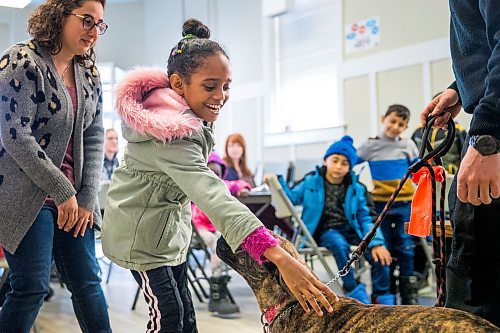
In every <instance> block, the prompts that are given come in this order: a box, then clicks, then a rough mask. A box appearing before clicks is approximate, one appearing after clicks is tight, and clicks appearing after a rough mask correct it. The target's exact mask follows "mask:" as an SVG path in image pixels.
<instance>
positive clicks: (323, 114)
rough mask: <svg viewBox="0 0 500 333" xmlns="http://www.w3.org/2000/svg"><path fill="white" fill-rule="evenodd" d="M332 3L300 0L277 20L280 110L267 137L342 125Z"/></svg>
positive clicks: (275, 112) (272, 117)
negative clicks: (338, 98) (338, 96)
mask: <svg viewBox="0 0 500 333" xmlns="http://www.w3.org/2000/svg"><path fill="white" fill-rule="evenodd" d="M334 3H335V2H334V1H331V0H295V2H294V7H293V9H292V11H290V12H288V13H286V14H283V15H281V16H279V17H276V18H274V20H275V26H274V36H275V38H274V47H275V51H276V52H275V54H274V58H273V59H272V61H275V66H276V68H275V76H274V80H275V99H276V100H275V110H273V111H271V113H270V115H269V118H268V119H269V121H268V122H267V124H268V125H267V128H266V133H270V134H271V133H280V132H288V131H303V130H311V129H319V128H327V127H335V126H339V125H342V119H341V117H340V112H339V110H338V100H337V95H338V87H337V74H336V56H337V54H338V50H337V49H335V40H334V37H333V35H334V32H335V29H338V27H339V26H340V25H339V24H338V22H334V21H335V20H333V18H334V17H335V15H334V9H335V8H336V7H335V4H334Z"/></svg>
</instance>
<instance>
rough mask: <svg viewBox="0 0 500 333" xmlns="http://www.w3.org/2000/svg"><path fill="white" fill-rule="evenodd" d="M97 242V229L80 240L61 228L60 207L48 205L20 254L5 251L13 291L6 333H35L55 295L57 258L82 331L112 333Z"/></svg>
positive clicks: (1, 326) (4, 315) (3, 318)
mask: <svg viewBox="0 0 500 333" xmlns="http://www.w3.org/2000/svg"><path fill="white" fill-rule="evenodd" d="M94 242H95V240H94V229H90V228H87V230H86V231H85V236H83V237H81V236H78V237H76V238H74V237H73V232H72V231H71V232H65V231H64V230H59V228H58V227H57V208H56V207H53V206H43V207H42V209H41V210H40V212H39V213H38V216H37V218H36V219H35V221H34V222H33V225H32V226H31V228H30V229H29V230H28V233H27V234H26V236H25V237H24V238H23V240H22V241H21V244H20V245H19V247H18V248H17V250H16V252H15V254H13V255H12V254H10V253H8V252H5V258H6V259H7V262H8V264H9V268H10V274H9V279H10V284H11V287H12V291H11V292H9V293H8V294H7V298H6V300H5V303H4V305H3V307H2V310H1V312H0V332H2V333H28V332H29V330H30V328H31V326H32V325H33V322H34V321H35V318H36V317H37V315H38V312H39V310H40V307H41V306H42V303H43V299H44V297H45V295H47V293H48V292H49V282H50V273H51V267H52V258H54V260H55V263H56V266H57V269H58V271H59V272H60V274H61V279H62V282H63V283H64V284H65V285H66V286H67V288H68V289H69V291H70V292H71V300H72V302H73V309H74V311H75V314H76V317H77V319H78V322H79V324H80V328H81V329H82V331H83V332H85V333H87V332H88V333H104V332H106V333H107V332H111V328H110V324H109V318H108V311H107V306H106V301H105V300H104V294H103V292H102V290H101V286H100V282H101V280H100V278H99V275H98V273H99V266H98V264H97V260H96V258H95V247H94V244H95V243H94Z"/></svg>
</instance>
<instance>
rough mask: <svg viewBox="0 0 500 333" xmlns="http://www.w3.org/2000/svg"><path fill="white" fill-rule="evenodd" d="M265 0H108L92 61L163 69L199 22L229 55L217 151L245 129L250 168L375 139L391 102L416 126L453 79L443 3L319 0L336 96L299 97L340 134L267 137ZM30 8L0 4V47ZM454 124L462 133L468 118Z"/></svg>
mask: <svg viewBox="0 0 500 333" xmlns="http://www.w3.org/2000/svg"><path fill="white" fill-rule="evenodd" d="M262 1H266V0H261V1H258V0H129V1H124V2H119V3H116V2H113V1H111V2H108V5H107V8H106V13H105V20H106V22H107V23H108V24H109V25H110V29H109V30H108V32H107V33H106V34H105V35H104V36H102V39H101V40H100V42H99V44H98V47H97V52H98V60H99V61H101V62H113V63H115V64H116V65H118V66H120V67H123V68H125V69H128V68H131V67H134V66H137V65H146V66H151V65H156V66H160V67H162V68H165V67H166V62H167V59H168V53H169V52H170V49H171V48H172V47H173V45H174V44H175V43H176V42H177V41H178V40H179V38H180V36H181V29H182V23H183V21H184V20H185V19H187V18H190V17H194V18H197V19H200V20H202V21H203V22H205V23H206V24H207V25H208V26H209V27H210V28H211V30H212V37H213V38H214V39H215V40H217V41H219V42H220V43H221V44H222V45H223V46H224V47H225V48H226V49H227V51H228V53H229V55H230V57H231V62H232V65H233V76H234V78H233V79H234V84H233V86H232V91H231V99H230V102H229V104H228V105H227V106H226V107H225V108H224V110H223V112H222V114H221V117H220V119H219V121H218V124H217V126H216V129H217V130H216V140H217V142H218V146H217V147H216V149H217V150H218V151H219V152H220V151H222V149H223V147H222V146H223V144H224V141H225V137H226V136H227V135H228V134H229V133H232V132H236V131H238V132H242V133H243V134H244V135H245V137H246V138H247V141H248V142H247V145H248V147H249V152H248V155H249V157H250V160H249V162H250V164H251V167H252V168H255V167H256V166H257V165H258V164H259V163H262V162H263V163H266V162H279V161H283V162H285V163H286V162H288V161H289V160H318V158H320V157H321V156H322V153H323V150H324V149H326V148H327V147H328V145H329V144H330V143H331V142H332V141H333V140H335V139H338V138H339V137H340V136H341V135H343V134H344V133H345V132H346V133H348V134H351V135H352V136H353V137H354V139H355V142H356V143H358V144H359V143H360V142H361V141H363V140H364V139H366V138H367V137H368V136H371V135H374V134H376V133H377V131H378V130H379V129H380V127H379V126H380V125H379V116H380V114H381V113H383V112H384V111H385V108H387V106H388V105H389V104H393V103H402V104H407V106H409V108H410V110H411V111H412V113H413V118H412V123H411V126H414V125H416V119H417V115H418V113H419V111H420V110H421V109H422V108H423V106H424V105H425V104H426V103H427V102H428V100H429V99H430V97H431V96H432V95H433V94H434V93H435V92H437V91H440V90H443V89H445V88H446V87H447V86H448V84H449V83H451V82H452V81H453V73H452V71H451V62H450V57H449V43H448V26H449V23H448V21H449V10H448V5H447V2H446V1H435V0H422V1H417V2H415V1H412V0H401V1H397V2H395V1H390V0H372V1H369V2H366V1H362V0H348V1H347V0H325V1H330V2H331V3H332V4H333V6H334V8H335V10H334V11H333V14H332V15H333V16H332V20H334V21H335V25H334V27H333V28H332V29H333V31H331V32H330V34H329V35H328V38H330V39H331V40H333V41H334V43H335V45H336V49H337V50H338V52H337V53H336V54H335V55H334V56H332V58H331V66H332V68H333V69H334V71H335V73H336V75H337V76H336V77H332V80H336V81H337V87H338V88H337V89H338V90H337V91H335V92H332V95H331V96H315V95H314V89H312V90H311V91H307V92H305V94H304V96H303V98H326V102H325V103H332V105H337V106H338V108H339V109H340V110H341V113H342V116H343V120H344V121H345V128H344V127H339V128H329V129H323V130H317V131H304V132H301V133H281V134H275V135H265V134H264V132H263V123H264V121H266V120H267V119H269V113H270V112H272V111H273V98H274V93H275V92H274V90H273V89H274V81H273V80H274V74H275V73H274V71H273V70H274V67H273V61H274V56H275V54H274V44H273V40H274V20H273V18H270V17H263V16H262V14H261V10H262V5H261V3H262ZM33 8H34V7H33V5H31V6H28V7H27V8H26V9H24V10H10V9H5V8H0V47H2V45H9V44H11V43H14V42H16V41H19V40H24V39H26V38H27V37H28V35H27V33H26V21H27V17H28V15H29V13H30V12H31V11H32V10H33ZM292 10H293V9H292ZM284 15H286V14H284ZM373 16H377V17H379V19H380V28H381V41H380V45H379V47H377V48H374V49H369V50H365V51H361V52H358V53H352V54H349V55H346V54H345V53H344V46H343V38H342V36H343V30H344V26H345V25H346V24H350V23H353V22H355V21H357V20H363V19H367V18H370V17H373ZM7 34H8V35H9V36H5V35H7ZM304 117H307V112H304ZM460 122H461V123H462V124H463V125H465V126H466V127H467V126H468V123H469V118H468V117H462V118H460ZM408 134H410V133H408Z"/></svg>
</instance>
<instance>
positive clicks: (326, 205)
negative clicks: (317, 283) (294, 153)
mask: <svg viewBox="0 0 500 333" xmlns="http://www.w3.org/2000/svg"><path fill="white" fill-rule="evenodd" d="M323 160H324V161H323V166H321V167H319V166H318V167H317V168H316V170H315V171H312V172H310V173H309V174H307V175H306V176H305V177H304V179H303V180H302V181H300V182H299V183H298V184H297V185H295V186H294V187H293V188H292V189H290V188H289V187H288V186H287V184H286V181H285V180H284V179H283V177H281V176H279V177H278V180H279V182H280V183H281V186H283V189H284V191H285V193H286V194H287V196H288V197H289V198H290V200H291V201H292V203H293V204H294V205H302V206H303V211H302V219H303V220H304V223H305V224H306V226H307V229H308V230H309V232H310V233H311V235H313V236H314V238H315V239H316V240H317V241H318V243H319V245H320V246H324V247H326V248H328V249H329V250H330V251H331V252H332V254H333V256H334V257H335V261H336V262H337V265H338V266H339V269H340V268H342V267H344V265H345V264H346V263H347V260H348V259H349V253H350V244H359V242H360V241H361V239H362V238H363V237H364V236H365V235H366V234H367V233H368V231H370V230H371V228H372V227H373V216H372V214H371V210H370V207H369V204H368V203H369V200H371V199H370V198H369V193H368V192H367V190H366V188H365V187H364V186H363V185H362V184H361V183H359V182H358V179H357V176H356V175H355V174H354V172H352V167H353V166H354V165H355V164H356V163H357V160H358V156H357V155H356V149H355V148H354V147H353V140H352V138H351V137H349V136H344V137H343V138H342V139H341V140H340V141H337V142H335V143H333V144H332V145H331V146H330V147H329V148H328V150H327V151H326V153H325V156H324V157H323ZM364 256H365V257H366V259H367V260H368V262H369V263H370V265H371V276H372V285H373V293H372V301H373V302H375V303H382V304H389V305H392V304H394V295H391V294H389V285H390V278H389V265H390V263H391V255H390V254H389V251H387V249H386V248H385V243H384V237H383V236H382V233H381V232H380V230H377V233H376V235H375V238H374V239H373V240H372V242H371V243H370V245H369V251H367V252H365V254H364ZM343 283H344V289H345V291H346V296H349V297H352V298H356V299H357V300H359V301H361V302H363V303H370V298H369V296H368V294H367V292H366V288H365V285H364V284H363V283H360V282H359V281H356V279H355V278H354V272H353V269H352V268H351V270H350V272H349V273H348V274H347V275H346V276H344V277H343Z"/></svg>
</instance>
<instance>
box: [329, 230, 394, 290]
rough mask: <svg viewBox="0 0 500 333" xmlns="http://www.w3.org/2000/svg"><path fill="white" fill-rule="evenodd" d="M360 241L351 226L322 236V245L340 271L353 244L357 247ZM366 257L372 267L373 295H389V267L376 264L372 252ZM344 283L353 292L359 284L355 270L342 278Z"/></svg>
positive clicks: (367, 251)
mask: <svg viewBox="0 0 500 333" xmlns="http://www.w3.org/2000/svg"><path fill="white" fill-rule="evenodd" d="M360 241H361V240H360V239H359V238H358V237H356V235H355V234H354V231H353V230H351V229H350V228H349V226H345V227H343V228H338V229H329V230H327V231H325V232H323V233H322V234H321V236H320V245H321V246H324V247H326V248H327V249H328V250H330V252H332V254H333V257H334V258H335V261H336V262H337V265H338V266H339V269H342V267H344V266H345V264H346V263H347V260H349V253H350V252H351V251H350V250H351V244H354V245H357V244H359V242H360ZM364 256H365V258H366V260H368V262H369V263H370V265H371V275H372V289H373V295H374V296H380V295H385V294H387V293H388V292H389V285H390V278H389V266H382V265H381V264H380V261H379V262H375V261H374V260H373V257H372V254H371V251H370V250H366V251H365V253H364ZM342 281H343V282H344V288H345V289H346V290H347V291H351V290H353V289H354V288H355V287H356V286H357V285H358V282H357V281H356V280H355V278H354V272H353V268H351V270H350V271H349V273H347V275H345V276H344V277H342Z"/></svg>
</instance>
